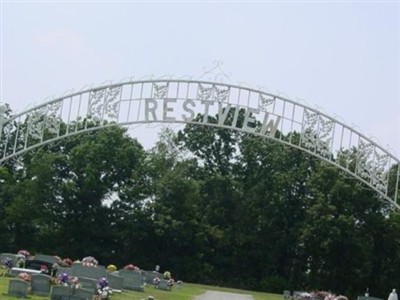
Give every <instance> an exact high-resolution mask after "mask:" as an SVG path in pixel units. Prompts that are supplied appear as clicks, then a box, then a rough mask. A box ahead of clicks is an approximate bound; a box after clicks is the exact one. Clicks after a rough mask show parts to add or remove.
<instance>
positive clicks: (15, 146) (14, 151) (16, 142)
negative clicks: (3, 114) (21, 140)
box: [12, 122, 20, 154]
mask: <svg viewBox="0 0 400 300" xmlns="http://www.w3.org/2000/svg"><path fill="white" fill-rule="evenodd" d="M19 125H20V123H19V122H18V123H17V132H16V133H15V141H14V148H13V152H12V153H13V154H14V153H16V150H17V144H18V134H19Z"/></svg>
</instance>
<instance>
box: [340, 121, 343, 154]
mask: <svg viewBox="0 0 400 300" xmlns="http://www.w3.org/2000/svg"><path fill="white" fill-rule="evenodd" d="M341 126H342V136H341V137H340V147H339V151H340V152H341V151H342V146H343V135H344V126H343V125H341Z"/></svg>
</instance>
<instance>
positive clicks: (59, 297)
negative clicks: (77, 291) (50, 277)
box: [50, 285, 72, 300]
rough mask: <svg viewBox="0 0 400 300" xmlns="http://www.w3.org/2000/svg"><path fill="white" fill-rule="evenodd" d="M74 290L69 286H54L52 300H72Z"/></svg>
mask: <svg viewBox="0 0 400 300" xmlns="http://www.w3.org/2000/svg"><path fill="white" fill-rule="evenodd" d="M71 295H72V289H71V288H70V287H69V286H60V285H54V286H52V288H51V294H50V299H51V300H70V296H71Z"/></svg>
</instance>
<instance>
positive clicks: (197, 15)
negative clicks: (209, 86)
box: [0, 0, 400, 157]
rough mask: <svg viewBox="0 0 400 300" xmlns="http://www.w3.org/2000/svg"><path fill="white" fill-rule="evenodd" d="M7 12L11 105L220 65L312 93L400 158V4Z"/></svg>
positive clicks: (6, 85) (101, 6)
mask: <svg viewBox="0 0 400 300" xmlns="http://www.w3.org/2000/svg"><path fill="white" fill-rule="evenodd" d="M1 9H2V11H1V34H2V36H1V38H2V39H1V54H2V63H1V75H2V77H1V100H0V101H2V102H7V103H9V104H10V105H11V107H12V109H14V110H15V111H18V112H20V111H22V110H24V108H26V107H27V106H28V105H30V104H33V103H38V102H42V101H43V100H45V99H46V98H48V97H51V96H59V95H61V94H63V93H64V91H66V90H68V89H75V90H78V89H80V88H81V87H83V86H84V85H86V84H94V85H96V84H100V83H102V82H104V81H107V80H113V81H119V80H121V79H122V78H124V77H130V76H135V77H142V76H145V75H152V74H153V75H155V76H162V75H166V74H173V75H176V76H178V77H181V76H183V75H193V76H194V77H200V76H201V75H202V70H203V68H204V67H212V65H213V61H215V60H219V61H222V62H223V68H224V70H225V72H226V73H229V74H231V77H230V80H231V82H232V83H239V82H247V83H249V84H250V85H253V86H257V85H260V86H263V87H265V88H266V89H267V90H268V91H270V92H273V93H281V94H283V95H286V96H288V97H290V98H292V99H296V98H301V99H304V100H306V102H307V103H308V104H309V105H311V106H313V107H322V108H323V109H324V111H325V112H326V113H328V114H329V115H338V116H340V117H342V118H343V120H344V121H345V122H346V123H347V124H349V125H351V124H352V123H354V124H356V125H357V126H358V127H359V129H360V130H361V132H362V133H364V134H365V135H366V136H368V137H370V136H374V137H376V138H377V139H378V141H379V143H380V144H381V145H382V146H384V147H386V146H387V145H389V146H390V148H391V149H392V152H394V153H395V155H396V156H397V157H399V156H400V2H394V1H392V2H383V1H376V2H361V1H359V2H354V1H353V2H293V1H292V2H263V3H262V2H253V3H248V2H241V3H238V2H236V3H235V2H230V3H227V2H218V3H211V2H186V3H182V2H151V3H146V2H129V1H125V2H117V3H116V2H90V3H89V2H66V1H64V2H58V3H56V2H28V1H25V2H18V1H4V0H2V2H1ZM146 136H151V135H146ZM139 138H140V140H141V142H143V143H145V144H146V143H147V144H149V143H151V141H143V139H146V138H144V137H139Z"/></svg>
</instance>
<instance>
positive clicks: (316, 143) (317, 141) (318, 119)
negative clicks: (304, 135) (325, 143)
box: [314, 115, 322, 154]
mask: <svg viewBox="0 0 400 300" xmlns="http://www.w3.org/2000/svg"><path fill="white" fill-rule="evenodd" d="M321 119H322V117H321V115H318V118H317V132H316V134H315V148H314V153H315V154H317V150H319V149H318V148H319V145H320V143H321V141H320V140H319V134H320V129H321V126H320V125H321Z"/></svg>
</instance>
